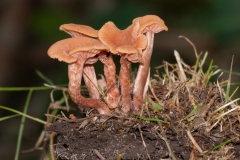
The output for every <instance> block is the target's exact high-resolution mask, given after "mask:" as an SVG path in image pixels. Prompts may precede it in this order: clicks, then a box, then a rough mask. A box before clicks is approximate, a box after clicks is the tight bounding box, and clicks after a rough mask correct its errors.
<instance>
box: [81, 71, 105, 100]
mask: <svg viewBox="0 0 240 160" xmlns="http://www.w3.org/2000/svg"><path fill="white" fill-rule="evenodd" d="M83 73H84V74H85V75H86V76H87V78H88V80H89V81H90V82H92V84H93V86H94V87H95V88H96V89H97V90H98V92H99V93H100V94H101V95H102V96H103V97H105V93H103V92H102V91H101V90H100V89H99V88H98V87H97V86H96V85H95V84H94V83H93V81H92V80H91V78H90V77H89V76H88V74H87V73H86V72H85V71H83Z"/></svg>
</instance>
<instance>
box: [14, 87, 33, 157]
mask: <svg viewBox="0 0 240 160" xmlns="http://www.w3.org/2000/svg"><path fill="white" fill-rule="evenodd" d="M32 92H33V90H30V91H29V92H28V95H27V100H26V103H25V106H24V110H23V113H24V114H26V113H27V110H28V106H29V102H30V100H31V96H32ZM25 120H26V117H25V116H22V120H21V123H20V128H19V132H18V140H17V147H16V153H15V160H18V159H19V158H18V157H19V152H20V148H21V142H22V135H23V129H24V124H25Z"/></svg>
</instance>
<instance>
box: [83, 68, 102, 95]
mask: <svg viewBox="0 0 240 160" xmlns="http://www.w3.org/2000/svg"><path fill="white" fill-rule="evenodd" d="M83 71H84V72H85V74H83V78H84V82H85V85H86V86H87V89H88V92H89V95H90V97H91V98H94V99H100V92H99V90H98V88H97V86H98V84H97V77H96V73H95V69H94V66H93V65H92V64H85V65H84V67H83Z"/></svg>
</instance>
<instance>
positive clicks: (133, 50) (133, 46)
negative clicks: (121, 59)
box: [98, 21, 147, 62]
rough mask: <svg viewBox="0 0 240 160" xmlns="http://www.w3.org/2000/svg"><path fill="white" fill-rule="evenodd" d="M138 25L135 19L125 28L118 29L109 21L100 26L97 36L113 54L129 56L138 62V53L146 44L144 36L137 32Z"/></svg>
mask: <svg viewBox="0 0 240 160" xmlns="http://www.w3.org/2000/svg"><path fill="white" fill-rule="evenodd" d="M139 27H140V24H139V23H138V22H137V21H136V23H134V24H132V25H130V26H129V27H128V28H126V29H125V30H120V29H118V28H117V27H116V25H115V24H114V23H113V22H111V21H110V22H107V23H105V24H104V25H103V26H102V28H101V29H100V30H99V32H98V37H99V39H100V40H101V42H102V43H103V44H105V45H107V46H108V47H109V49H110V51H111V52H112V53H113V54H120V55H125V56H127V57H128V56H131V58H130V59H132V60H133V61H134V62H138V61H141V59H138V56H139V55H138V54H141V52H142V50H143V49H145V48H146V46H147V39H146V37H145V36H144V35H140V34H138V30H139ZM134 54H137V55H138V56H135V55H134ZM133 55H134V56H133ZM127 57H126V58H127ZM133 57H136V58H133ZM140 57H141V56H140Z"/></svg>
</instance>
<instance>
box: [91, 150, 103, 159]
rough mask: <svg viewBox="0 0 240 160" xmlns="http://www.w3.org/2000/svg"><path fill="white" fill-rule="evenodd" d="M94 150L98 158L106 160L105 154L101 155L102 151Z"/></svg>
mask: <svg viewBox="0 0 240 160" xmlns="http://www.w3.org/2000/svg"><path fill="white" fill-rule="evenodd" d="M93 152H94V153H95V154H96V155H97V156H98V158H100V159H101V160H106V158H104V157H103V155H101V153H99V152H98V150H96V149H93Z"/></svg>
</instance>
